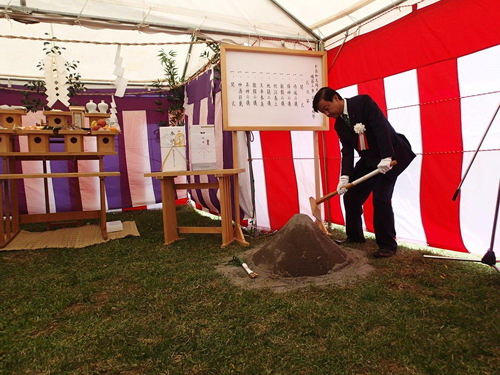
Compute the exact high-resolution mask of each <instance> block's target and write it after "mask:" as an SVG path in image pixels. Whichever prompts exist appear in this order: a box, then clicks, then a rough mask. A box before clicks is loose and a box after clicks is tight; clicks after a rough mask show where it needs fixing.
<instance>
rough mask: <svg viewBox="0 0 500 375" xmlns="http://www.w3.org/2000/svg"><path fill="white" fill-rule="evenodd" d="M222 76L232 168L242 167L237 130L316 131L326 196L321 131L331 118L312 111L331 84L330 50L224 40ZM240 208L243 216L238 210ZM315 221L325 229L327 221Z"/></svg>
mask: <svg viewBox="0 0 500 375" xmlns="http://www.w3.org/2000/svg"><path fill="white" fill-rule="evenodd" d="M221 75H222V77H221V78H222V108H223V129H224V130H228V131H232V140H233V142H232V143H233V168H238V165H239V163H238V151H237V150H238V148H237V145H238V144H237V137H236V131H252V130H259V131H265V130H290V131H292V130H293V131H295V130H309V131H313V133H314V138H313V142H314V174H315V183H316V189H315V193H316V199H318V198H319V197H320V196H321V179H320V169H319V168H320V166H319V164H320V163H319V144H318V131H327V130H328V129H329V121H328V118H327V117H326V116H323V115H322V114H321V113H315V112H314V111H313V109H312V102H313V98H314V95H315V94H316V92H317V91H318V90H319V89H320V88H321V87H324V86H327V82H328V75H327V55H326V52H324V51H297V50H287V49H274V48H261V47H240V46H229V45H224V44H223V45H221ZM289 85H290V86H289ZM240 89H241V92H240ZM247 90H249V91H248V92H247ZM254 90H256V92H254ZM261 90H262V91H261ZM267 90H270V91H269V92H268V91H267ZM275 90H278V91H277V92H276V91H275ZM281 90H283V95H282V91H281ZM274 94H278V95H277V96H276V97H275V95H274ZM240 95H241V96H240ZM247 95H248V97H247ZM254 95H256V96H254ZM240 99H241V102H240ZM234 178H235V183H234V186H235V207H239V184H238V175H235V177H234ZM235 211H236V212H237V215H236V219H237V220H239V214H238V213H239V212H238V211H239V210H235ZM316 224H317V225H318V227H320V229H322V230H323V231H324V232H326V229H325V227H324V226H323V223H322V222H319V221H316Z"/></svg>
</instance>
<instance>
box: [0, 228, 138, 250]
mask: <svg viewBox="0 0 500 375" xmlns="http://www.w3.org/2000/svg"><path fill="white" fill-rule="evenodd" d="M128 236H134V237H139V236H140V234H139V231H138V230H137V226H136V225H135V221H124V222H123V230H122V231H119V232H111V233H108V239H107V240H104V239H103V238H102V234H101V228H100V227H99V226H98V225H83V226H81V227H76V228H62V229H57V230H50V231H47V232H28V231H25V230H21V231H20V232H19V234H18V235H17V236H16V238H14V239H13V240H12V241H11V242H10V243H9V244H8V245H7V246H5V247H4V248H3V249H0V251H10V250H35V249H45V248H82V247H87V246H91V245H97V244H100V243H104V242H107V241H111V240H116V239H119V238H124V237H128Z"/></svg>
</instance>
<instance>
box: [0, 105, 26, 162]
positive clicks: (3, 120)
mask: <svg viewBox="0 0 500 375" xmlns="http://www.w3.org/2000/svg"><path fill="white" fill-rule="evenodd" d="M25 114H26V110H25V109H0V126H1V127H2V128H5V129H1V128H0V152H10V151H12V149H13V138H12V136H13V134H14V129H15V128H17V127H19V126H21V124H22V116H23V115H25Z"/></svg>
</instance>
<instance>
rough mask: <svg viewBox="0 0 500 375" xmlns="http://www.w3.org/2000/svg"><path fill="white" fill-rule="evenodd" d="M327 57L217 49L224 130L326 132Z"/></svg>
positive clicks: (322, 54)
mask: <svg viewBox="0 0 500 375" xmlns="http://www.w3.org/2000/svg"><path fill="white" fill-rule="evenodd" d="M326 66H327V61H326V52H324V51H322V52H318V51H300V50H288V49H276V48H261V47H241V46H229V45H224V44H223V45H221V74H222V108H223V119H224V130H323V131H324V130H328V121H327V119H326V118H325V117H324V116H323V115H322V114H321V113H315V112H314V111H313V109H312V101H313V98H314V95H315V94H316V92H317V91H318V90H319V89H320V88H321V87H323V86H326V82H327V70H326Z"/></svg>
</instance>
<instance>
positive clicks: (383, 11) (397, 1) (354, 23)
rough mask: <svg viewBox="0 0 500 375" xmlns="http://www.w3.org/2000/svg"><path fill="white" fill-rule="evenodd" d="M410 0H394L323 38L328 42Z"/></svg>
mask: <svg viewBox="0 0 500 375" xmlns="http://www.w3.org/2000/svg"><path fill="white" fill-rule="evenodd" d="M406 1H408V0H396V1H393V2H392V3H391V4H390V5H387V6H385V7H383V8H382V9H380V10H378V11H376V12H374V13H372V14H369V15H368V16H366V17H363V18H362V19H360V20H359V21H357V22H353V23H351V24H350V25H349V26H346V27H344V28H343V29H340V30H339V31H336V32H335V33H333V34H330V35H328V36H326V37H324V38H323V39H322V42H323V43H324V42H326V41H327V40H329V39H332V38H335V37H336V36H339V35H341V34H343V33H345V32H346V31H349V30H350V29H352V28H353V27H357V26H361V25H362V24H363V23H365V22H366V21H369V20H371V19H372V18H375V17H377V16H379V15H381V14H382V13H385V12H387V11H388V10H390V9H392V8H396V7H397V6H399V5H400V4H401V3H404V2H406Z"/></svg>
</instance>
